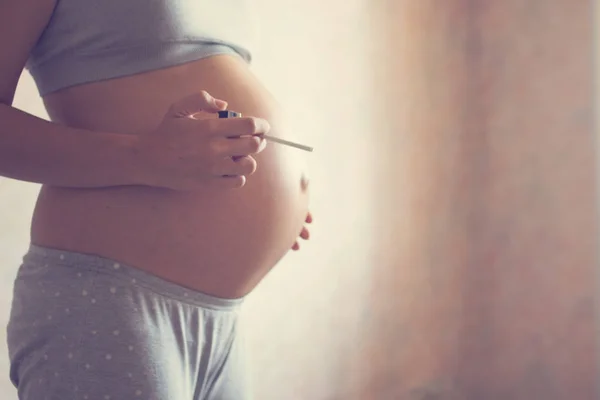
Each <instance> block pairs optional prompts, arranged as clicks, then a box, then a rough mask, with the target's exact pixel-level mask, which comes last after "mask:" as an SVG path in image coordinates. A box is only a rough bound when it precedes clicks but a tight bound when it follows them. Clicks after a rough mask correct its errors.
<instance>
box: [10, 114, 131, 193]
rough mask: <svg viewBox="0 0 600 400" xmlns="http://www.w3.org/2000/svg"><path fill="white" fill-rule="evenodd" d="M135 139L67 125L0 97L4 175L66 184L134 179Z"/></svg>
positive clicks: (93, 184) (121, 182)
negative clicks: (14, 105)
mask: <svg viewBox="0 0 600 400" xmlns="http://www.w3.org/2000/svg"><path fill="white" fill-rule="evenodd" d="M135 139H136V137H135V136H132V135H123V134H113V133H99V132H91V131H87V130H81V129H71V128H67V127H65V126H62V125H59V124H55V123H52V122H48V121H45V120H42V119H40V118H37V117H34V116H32V115H29V114H26V113H24V112H22V111H20V110H17V109H15V108H12V107H10V106H9V105H6V104H1V103H0V176H5V177H8V178H13V179H18V180H22V181H27V182H34V183H42V184H47V185H53V186H64V187H106V186H119V185H133V184H136V183H139V182H137V181H136V179H135V175H136V174H135V171H134V164H135V160H136V159H137V157H136V152H135Z"/></svg>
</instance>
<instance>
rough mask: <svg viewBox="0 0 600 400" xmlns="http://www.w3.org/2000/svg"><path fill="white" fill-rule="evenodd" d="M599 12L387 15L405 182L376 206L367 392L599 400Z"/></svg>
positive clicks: (397, 172) (397, 164)
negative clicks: (595, 59)
mask: <svg viewBox="0 0 600 400" xmlns="http://www.w3.org/2000/svg"><path fill="white" fill-rule="evenodd" d="M592 11H593V10H592V2H591V1H585V0H577V1H569V2H564V1H560V0H533V1H520V0H504V1H487V2H484V1H480V2H478V1H465V0H449V1H434V0H426V1H419V2H416V1H409V0H404V1H393V0H389V1H382V2H378V3H377V6H374V9H373V10H372V12H373V13H374V14H373V18H374V21H376V23H377V24H378V26H381V25H383V26H384V30H385V31H386V32H387V33H383V32H380V33H381V35H382V36H381V37H380V39H379V40H378V42H379V43H380V44H381V46H380V48H379V50H378V51H377V52H376V53H377V54H378V56H377V57H376V58H378V59H379V60H380V63H381V65H382V67H381V68H379V70H378V82H379V83H378V85H379V86H381V87H383V85H384V82H389V79H390V76H391V75H392V74H393V73H395V76H396V77H397V81H396V82H395V85H393V88H392V89H390V90H388V91H387V92H386V94H385V95H386V99H385V104H386V107H385V108H384V109H383V111H384V112H385V113H386V114H387V115H393V116H395V118H392V119H391V120H388V121H385V124H384V125H382V129H383V130H385V131H387V132H388V133H389V135H390V136H389V138H388V139H387V140H386V141H385V142H386V147H387V148H389V149H393V150H392V151H393V152H394V153H395V155H396V157H395V160H396V161H394V162H392V161H391V160H392V158H391V156H388V157H387V160H388V164H387V168H386V169H385V171H389V173H385V172H384V171H381V172H380V176H381V186H382V187H383V186H386V185H389V182H390V181H391V180H393V179H396V182H397V183H396V184H395V185H393V187H394V189H395V190H394V191H393V192H392V193H390V194H389V196H383V197H379V196H377V199H378V200H377V202H378V204H379V206H378V210H380V211H381V212H380V214H379V216H378V217H377V220H378V221H379V222H378V223H377V224H376V228H377V230H378V231H380V232H381V233H380V235H382V236H383V237H385V238H389V240H387V241H382V242H380V243H378V244H377V245H376V248H377V249H378V251H376V252H375V254H376V255H377V256H376V257H375V258H374V259H373V260H374V261H375V262H374V263H373V277H372V279H373V282H374V284H373V287H372V290H371V296H370V299H371V300H370V302H369V305H368V307H369V309H371V310H374V312H373V315H372V317H371V320H370V321H371V322H370V324H369V327H370V333H369V334H368V336H367V338H366V339H365V342H363V346H361V348H362V349H363V351H362V355H361V356H359V358H358V359H357V363H356V364H355V365H356V368H357V370H359V371H361V372H362V373H358V372H357V376H362V377H363V380H362V383H358V384H357V386H358V387H359V389H358V390H359V391H360V396H358V397H357V398H361V399H378V400H379V399H385V400H387V399H390V400H395V399H402V400H404V399H407V400H412V399H415V400H416V399H429V400H434V399H436V400H437V399H440V400H442V399H443V400H455V399H468V400H480V399H486V400H488V399H489V400H496V399H497V400H503V399H511V400H521V399H523V400H525V399H546V400H553V399H557V400H559V399H578V400H580V399H581V400H593V399H597V398H598V391H597V387H596V385H597V384H596V378H597V376H598V375H597V374H598V364H597V346H596V341H597V339H596V332H597V330H596V326H597V315H598V314H597V308H596V303H597V297H598V288H597V268H598V258H597V247H598V232H597V195H596V193H597V186H596V180H597V177H596V173H595V171H596V168H597V165H596V164H597V163H596V159H595V153H596V132H595V131H594V109H593V93H592V88H593V85H594V76H593V75H594V71H593V69H592V44H593V38H592V36H593V29H592V28H593V23H592ZM383 19H385V20H387V21H388V22H387V24H382V22H381V21H382V20H383ZM392 46H393V50H390V49H391V48H392ZM390 51H391V52H392V53H393V54H394V55H393V56H391V57H390ZM377 120H378V121H380V120H381V119H377ZM360 368H362V369H360Z"/></svg>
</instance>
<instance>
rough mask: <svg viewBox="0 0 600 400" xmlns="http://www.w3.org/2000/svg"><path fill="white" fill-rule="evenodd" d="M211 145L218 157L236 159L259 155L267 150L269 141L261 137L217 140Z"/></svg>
mask: <svg viewBox="0 0 600 400" xmlns="http://www.w3.org/2000/svg"><path fill="white" fill-rule="evenodd" d="M211 144H212V146H213V151H214V152H215V154H216V155H218V156H228V157H235V156H248V155H250V154H258V153H260V152H261V151H263V150H264V149H265V147H266V146H267V141H266V139H264V138H261V137H257V136H247V137H240V138H235V139H228V138H215V139H213V140H212V141H211Z"/></svg>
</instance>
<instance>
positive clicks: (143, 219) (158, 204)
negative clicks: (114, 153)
mask: <svg viewBox="0 0 600 400" xmlns="http://www.w3.org/2000/svg"><path fill="white" fill-rule="evenodd" d="M190 76H201V77H203V79H202V80H201V81H200V82H198V90H201V89H204V90H207V91H208V92H209V93H211V94H213V95H214V96H215V97H217V98H222V99H224V100H227V101H228V102H229V104H230V109H233V110H235V111H240V112H242V113H244V114H245V115H253V116H258V117H263V118H265V119H267V120H269V122H270V123H271V126H272V131H271V134H272V135H275V136H279V137H282V138H288V139H292V140H298V139H297V138H293V137H290V136H291V135H290V133H289V129H288V127H287V125H286V124H285V122H284V120H283V118H282V117H281V115H280V113H279V111H278V107H277V106H276V105H275V103H274V102H273V101H272V99H271V97H270V95H269V94H268V92H266V90H265V89H264V88H263V87H262V86H261V85H260V83H259V82H258V80H257V79H256V78H254V77H253V75H252V74H251V73H250V72H249V71H247V69H246V67H245V65H243V64H242V63H241V62H239V61H238V60H235V59H233V58H231V57H228V56H224V57H215V58H212V59H207V60H203V61H200V62H197V63H194V64H191V65H187V66H181V67H176V68H173V69H168V70H161V71H157V72H153V73H148V74H142V75H138V76H134V77H129V78H124V79H120V80H113V81H107V82H104V83H98V84H92V85H87V86H84V87H78V88H74V89H71V90H68V91H66V92H64V93H59V94H57V95H53V96H54V97H50V98H47V99H45V102H46V105H47V108H48V110H49V114H50V115H51V117H52V118H53V119H54V120H59V121H61V122H63V123H66V124H71V125H76V126H78V127H86V128H88V129H94V130H99V131H112V132H121V133H136V132H143V131H145V130H146V129H150V128H151V127H152V126H154V125H155V124H156V123H158V122H159V121H160V117H162V115H163V114H164V110H165V109H166V107H168V105H169V104H171V103H172V102H173V101H175V100H177V99H179V98H181V97H184V96H185V95H187V94H190V89H189V83H190V79H189V77H190ZM89 92H92V93H91V94H90V93H89ZM151 93H152V94H156V93H161V95H160V96H159V97H160V98H158V99H157V98H156V96H154V98H153V97H152V96H151V95H150V94H151ZM84 98H85V99H95V100H94V101H88V102H87V104H85V105H82V104H83V103H84V102H82V101H81V99H84ZM102 99H104V100H102ZM108 99H110V101H107V100H108ZM94 102H96V104H93V103H94ZM98 102H102V107H98V104H97V103H98ZM90 103H92V104H90ZM132 104H135V105H136V106H135V108H133V109H132ZM99 109H100V110H102V116H101V117H99V116H98V115H97V114H98V111H97V110H99ZM90 110H95V112H90ZM123 110H129V112H126V113H124V112H123ZM157 116H159V118H157ZM303 158H304V155H303V154H301V153H300V151H299V150H297V149H292V148H286V147H283V146H280V145H278V144H274V143H271V144H269V145H268V146H267V148H266V149H265V150H264V151H263V152H262V153H261V154H259V155H258V156H257V161H258V169H257V171H256V173H255V174H254V175H252V176H250V177H249V178H248V181H247V184H246V186H245V187H243V188H241V189H237V190H221V191H218V190H215V189H206V190H202V191H198V192H194V193H182V192H172V191H167V190H163V189H158V188H147V187H139V186H130V187H120V188H101V189H65V188H51V187H44V188H43V189H42V191H41V194H40V197H39V199H38V204H37V207H36V211H35V214H34V219H33V229H32V240H33V242H34V243H36V244H40V245H44V246H50V247H56V248H61V249H64V250H71V251H78V252H84V253H92V254H98V255H101V256H104V257H107V258H111V259H114V260H118V261H120V262H122V263H124V264H129V265H131V266H133V267H136V268H140V269H143V270H146V271H147V272H150V273H152V274H154V275H157V276H160V277H162V278H164V279H167V280H170V281H173V282H176V283H179V284H181V285H183V286H186V287H189V288H192V289H195V290H200V291H203V292H206V293H209V294H213V295H216V296H219V297H240V296H243V295H245V294H247V293H248V292H249V291H250V290H252V288H254V287H255V286H256V284H258V282H259V281H260V280H261V279H262V278H263V277H264V275H265V274H266V273H267V272H268V271H269V270H270V269H271V268H272V267H273V266H275V265H276V263H277V262H278V261H279V260H280V259H281V258H282V257H283V256H284V255H285V254H286V253H287V251H288V250H289V249H290V248H291V246H292V244H293V243H294V240H295V238H296V237H297V235H298V233H299V232H300V230H301V228H302V223H303V220H304V217H305V215H306V212H307V203H308V194H307V181H308V177H307V176H306V170H305V168H304V166H305V161H304V159H303Z"/></svg>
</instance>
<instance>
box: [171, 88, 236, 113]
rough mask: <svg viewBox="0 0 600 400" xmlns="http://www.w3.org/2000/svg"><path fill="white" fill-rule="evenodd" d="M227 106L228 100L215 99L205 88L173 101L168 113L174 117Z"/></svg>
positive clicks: (216, 109) (213, 110)
mask: <svg viewBox="0 0 600 400" xmlns="http://www.w3.org/2000/svg"><path fill="white" fill-rule="evenodd" d="M226 108H227V102H226V101H223V100H218V99H215V98H214V97H212V96H211V95H210V94H208V92H206V91H204V90H203V91H200V92H198V93H194V94H192V95H189V96H186V97H184V98H183V99H181V100H178V101H176V102H175V103H173V104H172V105H171V107H170V108H169V112H168V114H169V115H170V116H173V117H189V116H192V115H194V114H196V113H199V112H200V111H208V112H217V111H221V110H224V109H226Z"/></svg>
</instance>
